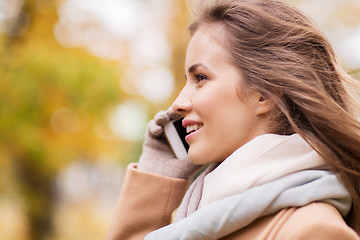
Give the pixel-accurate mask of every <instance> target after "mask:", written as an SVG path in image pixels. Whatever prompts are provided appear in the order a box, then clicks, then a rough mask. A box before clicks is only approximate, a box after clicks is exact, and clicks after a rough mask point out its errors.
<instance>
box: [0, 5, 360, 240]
mask: <svg viewBox="0 0 360 240" xmlns="http://www.w3.org/2000/svg"><path fill="white" fill-rule="evenodd" d="M284 2H287V3H290V4H292V5H295V6H297V7H299V8H300V9H302V10H303V11H305V12H306V13H308V15H310V16H311V17H312V18H313V19H314V20H315V21H316V22H317V23H318V24H319V26H320V28H321V29H322V30H323V31H324V32H325V33H326V34H327V36H328V37H329V39H330V41H331V42H332V43H333V45H334V48H335V50H336V52H337V53H338V55H339V57H340V59H341V61H342V64H343V65H344V67H345V69H346V71H347V72H349V73H350V74H351V75H353V76H355V77H356V78H358V79H359V72H360V1H358V0H316V1H312V0H286V1H285V0H284ZM188 23H189V16H188V11H187V6H186V1H183V0H172V1H169V0H102V1H100V0H86V1H85V0H0V239H4V240H7V239H11V240H45V239H54V240H62V239H67V240H72V239H89V240H91V239H104V238H105V234H106V230H107V226H108V224H109V222H110V218H111V215H112V211H113V210H114V207H115V202H116V198H117V195H118V193H119V190H120V188H121V183H122V179H123V174H124V168H125V167H126V165H127V164H128V163H129V162H133V161H137V159H138V157H139V155H140V153H141V145H142V140H143V136H144V131H145V125H146V123H147V121H148V120H149V119H151V118H152V117H153V116H154V114H155V113H156V112H157V111H158V110H161V109H163V110H164V109H167V108H168V107H169V106H170V104H171V102H172V101H173V100H174V99H175V97H176V94H177V92H178V91H179V90H180V89H181V88H182V86H183V85H184V82H185V80H184V70H183V69H184V59H185V51H186V45H187V43H188V41H189V36H188V33H187V31H186V26H187V25H188Z"/></svg>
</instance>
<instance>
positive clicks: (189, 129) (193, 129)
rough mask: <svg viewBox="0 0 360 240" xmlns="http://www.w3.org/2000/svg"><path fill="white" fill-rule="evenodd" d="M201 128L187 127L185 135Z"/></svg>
mask: <svg viewBox="0 0 360 240" xmlns="http://www.w3.org/2000/svg"><path fill="white" fill-rule="evenodd" d="M201 127H202V124H194V125H189V126H187V127H186V133H191V132H193V131H196V130H198V129H200V128H201Z"/></svg>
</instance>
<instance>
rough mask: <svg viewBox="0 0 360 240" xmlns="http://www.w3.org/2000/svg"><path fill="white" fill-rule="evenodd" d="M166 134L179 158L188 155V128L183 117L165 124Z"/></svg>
mask: <svg viewBox="0 0 360 240" xmlns="http://www.w3.org/2000/svg"><path fill="white" fill-rule="evenodd" d="M164 131H165V136H166V138H167V140H168V142H169V144H170V146H171V148H172V150H173V151H174V153H175V156H176V157H177V158H185V157H187V151H188V150H189V145H188V144H187V142H186V141H185V136H186V129H185V128H184V127H183V125H182V119H179V120H175V121H171V122H169V123H168V124H166V125H165V126H164Z"/></svg>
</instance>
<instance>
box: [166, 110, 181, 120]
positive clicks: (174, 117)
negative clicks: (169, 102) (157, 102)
mask: <svg viewBox="0 0 360 240" xmlns="http://www.w3.org/2000/svg"><path fill="white" fill-rule="evenodd" d="M166 112H167V115H168V117H169V119H170V120H171V121H172V120H178V119H180V118H182V116H181V115H180V114H177V113H176V112H174V110H173V109H172V107H169V108H168V109H167V110H166Z"/></svg>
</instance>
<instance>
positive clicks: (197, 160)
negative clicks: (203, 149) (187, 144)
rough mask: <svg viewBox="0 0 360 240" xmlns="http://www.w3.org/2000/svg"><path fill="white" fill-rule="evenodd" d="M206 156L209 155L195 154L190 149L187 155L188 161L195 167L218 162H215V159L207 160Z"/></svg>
mask: <svg viewBox="0 0 360 240" xmlns="http://www.w3.org/2000/svg"><path fill="white" fill-rule="evenodd" d="M208 155H209V154H200V153H195V152H194V151H191V150H190V149H189V153H188V156H189V159H190V161H191V162H192V163H193V164H196V165H206V164H210V163H214V162H218V160H216V159H212V158H208Z"/></svg>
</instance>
